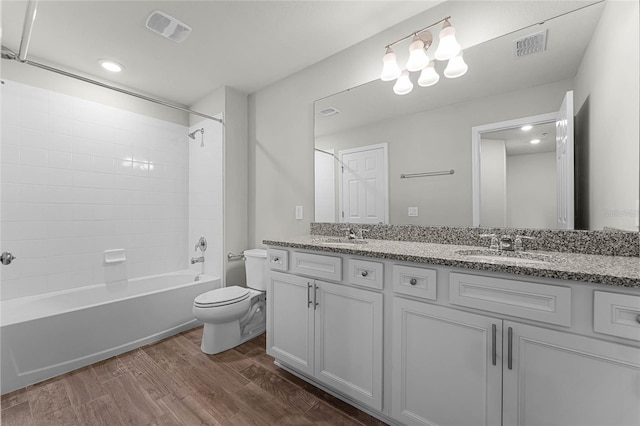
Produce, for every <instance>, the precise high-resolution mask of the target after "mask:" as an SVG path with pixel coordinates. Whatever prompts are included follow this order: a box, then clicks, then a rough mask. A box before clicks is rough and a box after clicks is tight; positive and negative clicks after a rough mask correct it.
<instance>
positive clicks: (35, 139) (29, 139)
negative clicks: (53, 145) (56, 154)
mask: <svg viewBox="0 0 640 426" xmlns="http://www.w3.org/2000/svg"><path fill="white" fill-rule="evenodd" d="M20 146H23V147H30V148H39V149H46V148H47V132H46V131H42V130H32V129H22V131H21V134H20Z"/></svg>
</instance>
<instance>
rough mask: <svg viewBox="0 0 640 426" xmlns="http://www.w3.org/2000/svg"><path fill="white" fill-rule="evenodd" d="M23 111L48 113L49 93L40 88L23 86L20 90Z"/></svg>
mask: <svg viewBox="0 0 640 426" xmlns="http://www.w3.org/2000/svg"><path fill="white" fill-rule="evenodd" d="M20 95H21V101H22V105H21V106H22V108H23V111H24V110H27V111H35V112H42V113H46V112H48V110H49V91H48V90H45V89H40V88H38V87H33V86H28V85H26V84H24V85H22V87H21V89H20Z"/></svg>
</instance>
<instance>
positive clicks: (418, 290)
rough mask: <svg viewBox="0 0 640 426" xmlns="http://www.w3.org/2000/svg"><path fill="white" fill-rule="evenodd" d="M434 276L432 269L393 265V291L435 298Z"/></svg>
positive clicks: (435, 275) (424, 297) (434, 272)
mask: <svg viewBox="0 0 640 426" xmlns="http://www.w3.org/2000/svg"><path fill="white" fill-rule="evenodd" d="M436 278H437V274H436V271H435V270H434V269H426V268H415V267H413V266H403V265H393V291H395V292H396V293H401V294H406V295H408V296H415V297H421V298H423V299H430V300H436V288H437V285H436Z"/></svg>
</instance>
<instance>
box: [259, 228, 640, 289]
mask: <svg viewBox="0 0 640 426" xmlns="http://www.w3.org/2000/svg"><path fill="white" fill-rule="evenodd" d="M327 238H329V237H326V236H321V235H306V236H300V237H289V238H283V239H275V240H264V241H263V243H264V244H266V245H268V246H279V247H291V248H299V249H307V250H317V251H323V252H328V253H339V254H350V255H357V256H366V257H373V258H379V259H389V260H397V261H403V262H415V263H426V264H432V265H442V266H453V267H457V268H466V269H475V270H481V271H494V272H506V273H510V274H516V275H527V276H532V277H540V278H555V279H563V280H574V281H584V282H591V283H596V284H605V285H611V286H618V287H632V288H640V258H638V257H621V256H601V255H591V254H574V253H560V252H542V251H532V252H528V253H533V254H536V255H540V256H541V257H542V256H550V257H551V260H550V261H548V262H544V263H533V262H530V261H527V260H526V259H525V260H523V261H522V262H520V261H516V262H513V261H509V262H505V261H501V260H496V261H494V260H482V259H478V258H474V257H471V256H465V255H462V254H459V253H457V252H458V251H460V250H473V249H483V248H484V249H486V247H474V246H462V245H453V244H433V243H422V242H410V241H391V240H373V239H369V240H366V241H367V243H366V244H345V243H337V244H332V243H327V242H320V240H322V239H324V240H326V239H327Z"/></svg>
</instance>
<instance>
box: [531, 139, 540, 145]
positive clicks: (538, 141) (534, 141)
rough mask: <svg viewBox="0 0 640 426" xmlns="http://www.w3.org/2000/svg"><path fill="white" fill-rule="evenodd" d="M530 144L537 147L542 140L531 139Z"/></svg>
mask: <svg viewBox="0 0 640 426" xmlns="http://www.w3.org/2000/svg"><path fill="white" fill-rule="evenodd" d="M529 143H530V144H531V145H537V144H539V143H540V139H531V140H530V141H529Z"/></svg>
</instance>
